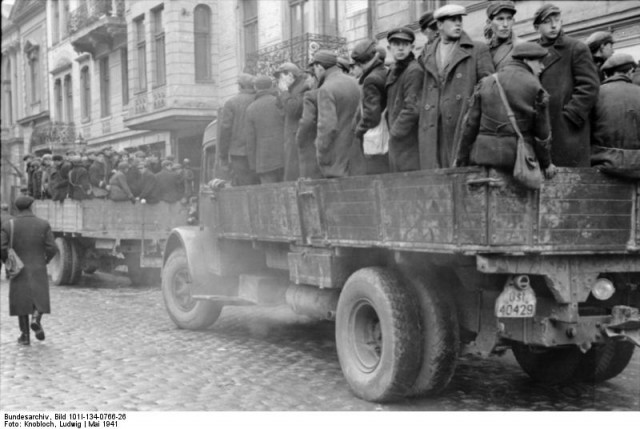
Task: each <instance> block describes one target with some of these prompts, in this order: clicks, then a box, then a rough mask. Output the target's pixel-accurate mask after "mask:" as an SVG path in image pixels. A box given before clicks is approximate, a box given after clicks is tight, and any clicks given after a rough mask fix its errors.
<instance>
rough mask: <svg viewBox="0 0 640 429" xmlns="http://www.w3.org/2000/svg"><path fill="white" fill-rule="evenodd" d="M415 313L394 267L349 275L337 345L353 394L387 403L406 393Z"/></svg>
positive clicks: (414, 353) (411, 376) (414, 347)
mask: <svg viewBox="0 0 640 429" xmlns="http://www.w3.org/2000/svg"><path fill="white" fill-rule="evenodd" d="M418 315H419V312H418V308H417V306H416V305H415V297H414V295H413V293H412V292H411V290H410V289H409V288H403V287H402V286H401V284H400V281H399V277H398V275H397V274H396V273H395V272H394V271H391V270H388V269H383V268H377V267H376V268H363V269H361V270H358V271H356V272H355V273H354V274H352V275H351V276H350V277H349V279H348V280H347V282H346V283H345V285H344V288H343V290H342V292H341V294H340V298H339V300H338V309H337V314H336V346H337V349H338V359H339V361H340V366H341V367H342V372H343V374H344V376H345V378H346V380H347V382H348V383H349V386H350V387H351V389H352V391H353V392H354V393H355V395H356V396H358V397H360V398H362V399H364V400H367V401H372V402H387V401H391V400H394V399H397V398H400V397H402V396H405V395H407V394H408V393H409V391H410V389H411V387H412V385H413V382H414V380H415V377H416V375H417V373H418V368H419V360H418V359H419V356H420V350H421V349H420V347H421V345H420V329H419V324H418V323H416V321H417V320H418Z"/></svg>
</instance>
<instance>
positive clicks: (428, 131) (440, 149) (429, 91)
mask: <svg viewBox="0 0 640 429" xmlns="http://www.w3.org/2000/svg"><path fill="white" fill-rule="evenodd" d="M440 43H442V41H441V40H440V39H438V40H436V42H434V43H432V44H429V45H427V53H426V54H425V56H424V63H423V66H424V69H425V73H424V83H423V85H422V108H421V109H420V123H419V125H420V131H419V138H420V168H422V169H432V168H447V167H451V165H452V164H453V161H454V157H455V155H456V153H457V149H456V148H455V147H454V142H455V141H456V138H457V135H458V132H459V131H460V128H461V126H462V119H463V117H464V113H465V110H466V108H467V107H468V104H469V98H471V95H472V94H473V89H474V87H475V85H476V84H477V83H478V82H479V81H480V80H481V79H482V78H483V77H485V76H489V75H490V74H491V73H493V72H494V70H495V69H494V67H493V62H492V60H491V55H490V54H489V48H487V45H485V44H484V43H482V42H474V41H472V40H471V39H470V38H469V36H468V35H467V34H466V33H464V32H463V33H462V36H461V37H460V41H459V45H458V47H457V48H456V49H455V50H454V52H453V53H452V54H451V60H450V62H449V65H448V66H447V68H446V69H445V72H444V77H440V76H439V73H438V66H437V63H436V53H437V50H438V46H439V45H440Z"/></svg>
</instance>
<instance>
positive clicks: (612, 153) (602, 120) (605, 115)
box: [591, 53, 640, 179]
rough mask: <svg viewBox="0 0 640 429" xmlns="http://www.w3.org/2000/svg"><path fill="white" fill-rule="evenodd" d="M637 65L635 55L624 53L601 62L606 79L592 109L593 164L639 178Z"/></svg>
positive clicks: (639, 140)
mask: <svg viewBox="0 0 640 429" xmlns="http://www.w3.org/2000/svg"><path fill="white" fill-rule="evenodd" d="M635 68H636V64H635V60H634V59H633V57H632V56H631V55H629V54H622V53H615V54H613V55H612V56H611V57H609V59H608V60H607V61H606V62H605V63H604V64H603V66H602V69H603V71H604V74H605V76H606V79H605V81H604V82H603V83H602V86H601V87H600V92H599V94H598V101H597V102H596V106H595V108H594V109H593V124H592V140H591V164H592V165H595V166H600V167H607V168H611V167H613V168H616V169H621V170H626V171H627V172H628V174H627V176H629V177H633V178H636V179H640V87H639V86H637V85H634V84H633V83H632V81H631V76H632V75H633V73H634V70H635Z"/></svg>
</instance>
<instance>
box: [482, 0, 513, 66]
mask: <svg viewBox="0 0 640 429" xmlns="http://www.w3.org/2000/svg"><path fill="white" fill-rule="evenodd" d="M515 14H516V7H515V5H514V4H513V2H512V1H497V2H491V4H490V5H489V7H488V8H487V27H486V28H485V37H486V39H487V43H488V45H489V52H490V53H491V58H492V59H493V65H494V67H495V68H496V70H500V69H501V68H502V66H503V65H505V64H507V63H508V62H509V61H510V60H511V51H512V50H513V45H514V43H517V42H518V40H517V38H515V36H514V34H513V16H514V15H515Z"/></svg>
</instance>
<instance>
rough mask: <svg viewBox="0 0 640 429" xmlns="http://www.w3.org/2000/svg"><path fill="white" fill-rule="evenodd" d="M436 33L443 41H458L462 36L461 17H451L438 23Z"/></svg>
mask: <svg viewBox="0 0 640 429" xmlns="http://www.w3.org/2000/svg"><path fill="white" fill-rule="evenodd" d="M438 31H439V32H440V33H441V34H442V36H443V37H444V38H445V39H449V40H458V39H459V38H460V36H462V16H452V17H451V18H445V19H443V20H442V21H438Z"/></svg>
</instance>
